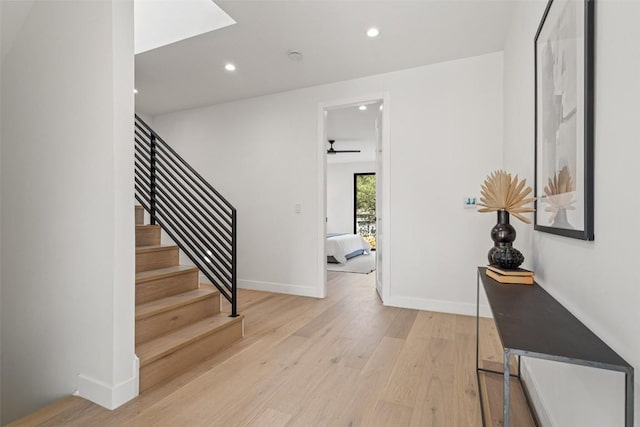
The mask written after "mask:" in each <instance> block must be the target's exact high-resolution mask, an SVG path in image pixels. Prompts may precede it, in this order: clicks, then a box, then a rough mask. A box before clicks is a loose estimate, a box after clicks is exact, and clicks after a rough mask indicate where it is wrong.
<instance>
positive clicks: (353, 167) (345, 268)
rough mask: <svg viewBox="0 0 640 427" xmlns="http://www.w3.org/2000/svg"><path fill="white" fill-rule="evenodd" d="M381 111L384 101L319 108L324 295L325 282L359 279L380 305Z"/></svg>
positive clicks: (382, 247) (354, 101)
mask: <svg viewBox="0 0 640 427" xmlns="http://www.w3.org/2000/svg"><path fill="white" fill-rule="evenodd" d="M384 110H385V96H384V95H383V96H380V97H372V98H368V99H366V98H362V99H352V100H347V102H336V103H333V104H331V105H328V104H323V105H321V111H320V114H321V115H322V116H321V117H320V119H321V120H322V121H321V127H319V137H320V138H321V149H322V156H321V159H322V164H321V172H324V174H322V173H321V174H320V175H321V176H320V178H319V180H320V183H321V184H323V187H322V190H323V191H321V194H322V195H324V198H323V200H322V203H320V206H321V207H322V209H323V210H324V213H325V214H324V215H323V217H324V219H325V221H324V224H322V226H323V227H322V230H323V233H322V246H323V247H322V249H323V250H321V252H320V253H321V254H323V257H322V258H323V260H322V262H323V265H322V276H323V277H322V283H321V286H323V290H324V295H326V294H327V277H328V278H329V280H336V279H337V278H339V280H340V281H341V282H347V283H348V282H349V281H350V280H353V281H354V282H356V281H358V282H362V280H363V279H364V280H365V282H367V283H370V284H371V288H372V290H373V289H374V288H375V289H377V291H378V294H379V295H380V297H381V299H383V300H384V294H385V292H383V291H384V286H383V284H384V283H385V280H384V274H383V272H384V264H383V262H384V258H385V257H384V255H383V254H384V251H385V249H386V242H385V241H384V240H383V235H384V231H383V226H382V223H381V220H382V218H383V217H384V213H383V211H384V207H383V200H384V197H383V196H384V193H383V188H384V181H383V180H381V178H383V177H384V163H385V162H384V156H383V153H384V152H385V150H383V146H384V143H385V142H387V143H388V133H385V131H384V130H385V118H386V117H385V111H384ZM387 170H388V169H387ZM363 276H366V278H365V277H363Z"/></svg>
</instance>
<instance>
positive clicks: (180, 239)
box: [134, 114, 238, 317]
mask: <svg viewBox="0 0 640 427" xmlns="http://www.w3.org/2000/svg"><path fill="white" fill-rule="evenodd" d="M134 143H135V145H134V148H135V151H134V163H135V177H134V181H135V183H134V186H135V197H136V199H137V200H138V202H139V203H140V204H141V205H142V206H143V207H144V208H145V210H147V211H148V212H149V214H150V215H151V224H156V223H157V224H158V225H160V226H161V227H162V229H163V230H164V231H165V232H166V233H167V234H168V235H169V237H170V238H171V239H172V240H173V241H174V242H175V243H176V244H177V245H178V247H179V248H180V249H181V250H182V251H183V252H184V253H185V255H186V256H187V257H188V258H189V259H190V260H191V261H192V262H193V263H194V264H195V266H196V267H198V269H199V270H200V271H201V272H202V274H204V275H205V276H206V277H207V279H209V281H210V282H211V283H212V284H213V285H214V286H215V287H216V288H217V289H218V291H220V294H221V295H222V296H223V297H224V298H226V299H227V300H228V301H229V302H230V303H231V317H236V316H238V304H237V302H238V292H237V274H236V273H237V271H236V269H237V262H236V238H237V230H236V229H237V212H236V208H235V207H234V206H233V205H232V204H231V203H229V201H228V200H227V199H225V198H224V197H223V196H222V195H221V194H220V193H219V192H218V191H217V190H216V189H215V188H213V186H212V185H211V184H209V183H208V182H207V181H206V180H205V179H204V178H203V177H202V176H201V175H200V174H199V173H198V172H197V171H196V170H195V169H194V168H193V167H192V166H191V165H190V164H189V163H187V162H186V161H185V160H184V159H183V158H182V157H181V156H180V155H179V154H178V153H177V152H176V151H175V150H174V149H173V148H172V147H171V146H169V144H167V143H166V142H165V141H164V140H163V139H162V138H160V136H159V135H158V134H157V133H156V132H155V131H154V130H153V129H151V127H150V126H149V125H147V124H146V123H145V122H144V120H142V119H141V118H140V117H139V116H138V115H137V114H136V115H135V130H134Z"/></svg>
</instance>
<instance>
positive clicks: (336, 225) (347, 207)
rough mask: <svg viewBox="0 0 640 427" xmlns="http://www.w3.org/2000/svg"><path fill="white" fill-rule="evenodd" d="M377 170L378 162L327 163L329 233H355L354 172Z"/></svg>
mask: <svg viewBox="0 0 640 427" xmlns="http://www.w3.org/2000/svg"><path fill="white" fill-rule="evenodd" d="M375 171H376V162H358V163H329V164H327V233H353V174H355V173H363V172H375Z"/></svg>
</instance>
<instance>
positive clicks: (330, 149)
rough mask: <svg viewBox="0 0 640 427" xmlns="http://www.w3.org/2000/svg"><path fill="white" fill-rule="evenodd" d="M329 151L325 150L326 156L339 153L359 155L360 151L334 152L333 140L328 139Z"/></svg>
mask: <svg viewBox="0 0 640 427" xmlns="http://www.w3.org/2000/svg"><path fill="white" fill-rule="evenodd" d="M328 141H329V145H331V147H329V149H328V150H327V154H340V153H359V152H360V150H336V149H334V148H333V143H334V142H336V140H335V139H329V140H328Z"/></svg>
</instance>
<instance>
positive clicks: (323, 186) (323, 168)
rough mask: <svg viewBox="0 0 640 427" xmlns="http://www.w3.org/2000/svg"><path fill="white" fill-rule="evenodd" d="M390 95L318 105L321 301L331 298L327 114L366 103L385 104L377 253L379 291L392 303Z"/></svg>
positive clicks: (319, 269)
mask: <svg viewBox="0 0 640 427" xmlns="http://www.w3.org/2000/svg"><path fill="white" fill-rule="evenodd" d="M389 98H390V96H389V93H388V92H381V93H374V94H369V95H362V96H356V97H351V98H343V99H336V100H331V101H325V102H321V103H319V104H318V141H317V149H318V152H317V153H318V155H317V158H318V181H317V183H318V184H317V185H318V187H317V193H318V212H319V214H318V223H317V226H318V229H317V236H318V249H317V252H318V257H317V259H318V284H317V288H316V295H317V296H318V297H321V298H325V297H326V296H327V255H326V253H327V252H326V247H325V246H326V236H327V220H326V218H327V144H326V141H327V111H329V110H335V109H339V108H345V107H353V106H356V105H360V104H363V103H369V102H372V101H382V105H383V107H382V153H380V152H378V153H377V156H382V170H383V173H382V179H381V180H378V181H377V184H376V185H381V186H382V189H381V190H382V193H381V194H382V201H381V211H382V212H378V213H377V217H378V220H377V224H378V227H381V228H382V230H383V236H384V241H382V242H381V243H382V245H381V246H380V247H379V248H376V251H378V250H380V251H381V253H380V258H381V259H382V283H378V282H377V281H376V282H377V283H376V289H377V290H378V294H379V295H380V298H381V299H382V301H383V302H384V301H388V300H389V295H390V294H391V290H390V287H391V286H390V285H391V281H390V277H391V274H390V273H391V272H390V265H391V263H390V259H389V258H390V256H389V255H390V252H391V251H390V250H389V248H390V240H391V239H390V233H389V231H390V229H389V223H390V222H389V219H390V214H389V213H390V211H391V209H390V206H389V189H390V186H389V182H390V179H389V169H390V168H389V165H390V161H389V158H390V155H389V154H390V132H389V125H390V120H389V111H390V102H389Z"/></svg>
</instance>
